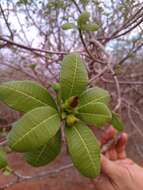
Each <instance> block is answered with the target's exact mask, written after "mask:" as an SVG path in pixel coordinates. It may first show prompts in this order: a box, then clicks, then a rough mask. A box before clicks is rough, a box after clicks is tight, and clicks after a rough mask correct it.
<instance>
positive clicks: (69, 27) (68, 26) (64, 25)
mask: <svg viewBox="0 0 143 190" xmlns="http://www.w3.org/2000/svg"><path fill="white" fill-rule="evenodd" d="M61 28H62V29H63V30H69V29H73V28H76V26H75V25H74V24H73V23H65V24H63V25H62V26H61Z"/></svg>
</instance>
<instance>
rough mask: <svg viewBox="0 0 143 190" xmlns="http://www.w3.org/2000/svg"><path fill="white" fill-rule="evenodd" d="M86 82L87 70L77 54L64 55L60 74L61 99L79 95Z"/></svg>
mask: <svg viewBox="0 0 143 190" xmlns="http://www.w3.org/2000/svg"><path fill="white" fill-rule="evenodd" d="M87 83H88V75H87V71H86V68H85V66H84V63H83V61H82V60H81V58H80V56H79V54H70V55H67V56H65V58H64V60H63V63H62V68H61V74H60V85H61V95H62V98H63V100H66V99H68V98H69V97H71V96H78V95H80V94H81V93H82V92H83V91H84V90H85V88H86V85H87Z"/></svg>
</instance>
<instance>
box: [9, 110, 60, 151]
mask: <svg viewBox="0 0 143 190" xmlns="http://www.w3.org/2000/svg"><path fill="white" fill-rule="evenodd" d="M56 115H58V114H57V113H56V114H54V115H52V116H51V117H48V118H47V119H45V120H43V121H42V122H40V123H39V124H38V125H36V126H35V127H33V128H32V129H31V130H29V131H28V132H27V133H25V134H24V135H23V136H22V137H21V138H19V140H18V141H17V142H15V143H14V144H13V146H12V148H14V147H15V146H16V145H17V144H18V143H19V142H20V141H22V140H23V139H24V138H25V137H26V136H28V135H29V134H30V133H31V132H32V131H33V130H36V129H37V128H38V127H39V126H40V125H41V124H43V123H45V122H47V121H48V120H50V119H52V118H53V117H55V116H56Z"/></svg>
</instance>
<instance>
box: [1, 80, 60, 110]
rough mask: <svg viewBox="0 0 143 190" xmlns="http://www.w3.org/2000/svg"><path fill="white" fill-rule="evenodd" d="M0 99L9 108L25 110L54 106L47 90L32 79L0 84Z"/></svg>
mask: <svg viewBox="0 0 143 190" xmlns="http://www.w3.org/2000/svg"><path fill="white" fill-rule="evenodd" d="M0 100H1V101H3V102H4V103H6V104H8V105H9V106H10V107H11V108H13V109H15V110H17V111H22V112H27V111H29V110H32V109H34V108H36V107H40V106H47V105H49V106H52V107H56V105H55V103H54V100H53V99H52V97H51V96H50V94H49V93H48V91H47V90H46V89H45V88H43V87H42V86H40V85H39V84H37V83H35V82H33V81H28V80H25V81H12V82H6V83H3V84H1V85H0Z"/></svg>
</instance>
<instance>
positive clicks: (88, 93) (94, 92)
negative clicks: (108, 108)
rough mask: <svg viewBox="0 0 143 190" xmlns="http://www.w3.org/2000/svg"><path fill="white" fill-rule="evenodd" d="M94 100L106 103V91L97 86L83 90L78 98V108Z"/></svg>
mask: <svg viewBox="0 0 143 190" xmlns="http://www.w3.org/2000/svg"><path fill="white" fill-rule="evenodd" d="M96 102H102V103H104V104H107V105H108V104H109V102H110V95H109V93H108V91H107V90H105V89H103V88H99V87H94V88H89V89H87V90H85V91H84V92H83V93H82V94H81V96H80V98H79V108H82V107H84V106H87V105H88V104H91V103H96Z"/></svg>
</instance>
